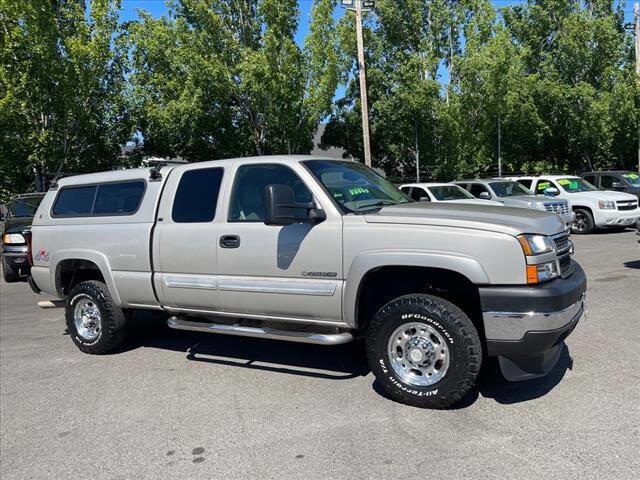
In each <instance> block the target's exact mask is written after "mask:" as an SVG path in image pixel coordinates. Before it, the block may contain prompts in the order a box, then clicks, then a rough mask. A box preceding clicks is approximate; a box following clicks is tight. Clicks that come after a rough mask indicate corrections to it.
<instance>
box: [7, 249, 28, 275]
mask: <svg viewBox="0 0 640 480" xmlns="http://www.w3.org/2000/svg"><path fill="white" fill-rule="evenodd" d="M2 257H3V259H4V261H5V262H7V264H9V265H11V266H12V267H13V268H15V269H19V270H20V273H21V274H23V275H27V274H28V272H29V270H30V269H31V267H30V265H29V257H28V247H27V246H26V245H17V246H11V245H2Z"/></svg>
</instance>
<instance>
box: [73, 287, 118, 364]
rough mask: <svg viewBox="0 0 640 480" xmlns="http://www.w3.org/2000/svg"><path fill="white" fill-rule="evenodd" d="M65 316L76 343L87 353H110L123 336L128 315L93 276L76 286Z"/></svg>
mask: <svg viewBox="0 0 640 480" xmlns="http://www.w3.org/2000/svg"><path fill="white" fill-rule="evenodd" d="M65 316H66V320H67V330H68V332H69V335H71V338H72V339H73V343H75V344H76V346H77V347H78V348H79V349H80V350H82V351H83V352H85V353H91V354H94V355H101V354H104V353H108V352H110V351H112V350H114V349H115V348H117V347H118V346H120V344H121V343H122V341H123V339H124V335H125V326H126V320H127V317H126V316H125V314H124V312H123V311H122V309H121V308H119V307H118V306H116V305H115V304H114V303H113V299H112V298H111V294H110V293H109V289H108V288H107V286H106V285H105V284H104V283H102V282H98V281H95V280H90V281H86V282H81V283H79V284H77V285H76V286H75V287H73V288H72V289H71V292H69V297H68V299H67V306H66V309H65Z"/></svg>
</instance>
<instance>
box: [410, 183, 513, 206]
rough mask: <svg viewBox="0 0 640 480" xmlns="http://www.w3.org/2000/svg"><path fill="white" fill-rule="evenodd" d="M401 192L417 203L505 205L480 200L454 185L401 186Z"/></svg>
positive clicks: (419, 184) (422, 184)
mask: <svg viewBox="0 0 640 480" xmlns="http://www.w3.org/2000/svg"><path fill="white" fill-rule="evenodd" d="M400 190H402V191H403V192H404V193H406V194H407V195H408V196H410V197H411V198H412V199H414V200H415V201H416V202H456V203H468V204H472V205H474V204H475V205H496V206H501V205H503V204H502V203H500V202H493V201H491V200H488V201H487V200H478V199H477V198H475V197H474V196H473V195H471V194H470V193H469V192H467V191H466V190H465V189H464V188H461V187H459V186H458V185H455V184H453V183H409V184H406V185H401V186H400Z"/></svg>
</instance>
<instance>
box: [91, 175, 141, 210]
mask: <svg viewBox="0 0 640 480" xmlns="http://www.w3.org/2000/svg"><path fill="white" fill-rule="evenodd" d="M144 188H145V184H144V182H143V181H135V182H122V183H107V184H104V185H98V193H97V194H96V201H95V205H94V207H93V214H94V215H131V214H132V213H135V212H136V211H137V210H138V207H139V206H140V201H141V200H142V194H143V193H144Z"/></svg>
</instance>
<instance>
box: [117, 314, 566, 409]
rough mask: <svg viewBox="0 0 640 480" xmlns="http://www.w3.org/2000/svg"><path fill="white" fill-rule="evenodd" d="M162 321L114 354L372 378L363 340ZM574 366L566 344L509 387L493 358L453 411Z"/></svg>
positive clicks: (537, 392)
mask: <svg viewBox="0 0 640 480" xmlns="http://www.w3.org/2000/svg"><path fill="white" fill-rule="evenodd" d="M164 320H166V316H163V315H158V314H153V315H149V314H142V315H140V314H138V315H136V321H135V322H132V325H133V328H132V329H131V331H130V334H129V336H128V340H127V341H126V342H125V343H124V344H123V346H122V347H121V348H119V349H118V350H117V351H115V352H114V354H115V353H122V352H126V351H131V350H135V349H138V348H160V349H164V350H171V351H176V352H184V353H185V354H186V357H185V358H186V359H187V360H189V361H193V362H202V363H206V364H211V365H223V366H228V367H240V368H247V369H251V370H257V371H264V372H271V373H278V374H286V375H296V376H304V377H310V378H322V379H329V380H349V379H353V378H357V377H366V376H367V375H369V374H370V373H371V369H370V368H369V366H368V364H367V360H366V354H365V348H364V342H363V341H362V340H356V341H354V342H351V343H347V344H344V345H336V346H321V345H310V344H300V343H293V342H283V341H277V340H266V339H258V338H247V337H238V336H233V335H214V334H209V333H198V332H187V331H178V330H172V329H170V328H168V327H167V326H166V324H165V321H164ZM572 367H573V360H572V358H571V356H570V355H569V350H568V348H567V346H566V345H563V347H562V351H561V353H560V358H559V360H558V363H557V364H556V365H555V367H554V368H553V369H552V371H551V372H549V374H547V375H546V376H545V377H542V378H537V379H533V380H526V381H523V382H509V381H507V380H506V379H505V378H504V377H503V376H502V374H501V373H500V369H499V366H498V362H497V361H496V359H495V358H489V359H488V360H486V361H485V362H484V363H483V367H482V370H481V372H480V375H479V377H478V382H477V386H476V387H474V388H473V389H472V390H471V391H470V392H469V393H468V394H467V395H466V396H465V397H464V398H463V399H462V400H461V401H460V402H458V403H457V404H456V405H454V406H452V407H450V408H449V410H460V409H464V408H467V407H470V406H471V405H473V404H474V403H475V402H476V401H477V400H478V398H479V397H480V396H482V397H484V398H491V399H493V400H495V401H496V402H498V403H501V404H515V403H522V402H527V401H530V400H534V399H536V398H540V397H543V396H544V395H546V394H547V393H549V392H550V391H551V390H553V388H555V386H556V385H558V384H559V383H560V382H561V381H562V379H563V377H564V375H565V374H566V372H567V370H571V369H572ZM372 387H373V390H374V391H375V392H376V393H378V394H379V395H381V396H382V397H384V398H389V397H388V395H387V394H386V392H384V390H383V389H382V387H381V386H380V385H379V383H378V382H377V381H375V380H374V381H373V385H372Z"/></svg>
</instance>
